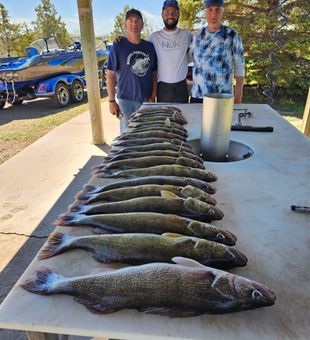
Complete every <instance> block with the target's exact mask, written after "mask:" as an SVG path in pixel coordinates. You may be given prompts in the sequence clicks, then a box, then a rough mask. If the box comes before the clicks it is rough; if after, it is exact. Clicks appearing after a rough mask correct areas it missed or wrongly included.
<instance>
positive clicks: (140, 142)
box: [112, 137, 191, 149]
mask: <svg viewBox="0 0 310 340" xmlns="http://www.w3.org/2000/svg"><path fill="white" fill-rule="evenodd" d="M154 143H171V144H175V145H182V146H185V147H186V148H188V149H190V148H191V145H190V144H188V143H186V142H184V141H182V140H180V139H175V138H174V139H169V138H156V137H150V138H140V139H139V138H138V139H129V140H117V141H115V142H112V146H128V147H129V146H134V145H146V144H154Z"/></svg>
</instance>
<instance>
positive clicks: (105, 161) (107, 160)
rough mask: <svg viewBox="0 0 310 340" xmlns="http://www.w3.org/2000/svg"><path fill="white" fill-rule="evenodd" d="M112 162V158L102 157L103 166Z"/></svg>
mask: <svg viewBox="0 0 310 340" xmlns="http://www.w3.org/2000/svg"><path fill="white" fill-rule="evenodd" d="M111 160H112V157H111V156H107V157H104V159H103V160H102V163H103V164H105V163H109V162H111Z"/></svg>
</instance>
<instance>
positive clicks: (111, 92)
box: [107, 70, 121, 117]
mask: <svg viewBox="0 0 310 340" xmlns="http://www.w3.org/2000/svg"><path fill="white" fill-rule="evenodd" d="M115 86H116V75H115V72H114V71H111V70H107V90H108V96H109V110H110V112H111V113H112V115H115V116H116V117H118V116H119V114H120V112H121V110H120V108H119V106H118V104H117V102H116V101H115Z"/></svg>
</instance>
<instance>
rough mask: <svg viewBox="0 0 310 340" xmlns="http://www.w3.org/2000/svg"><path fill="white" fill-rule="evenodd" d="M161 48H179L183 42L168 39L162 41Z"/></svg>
mask: <svg viewBox="0 0 310 340" xmlns="http://www.w3.org/2000/svg"><path fill="white" fill-rule="evenodd" d="M161 48H162V49H163V50H169V49H177V48H181V43H180V41H177V40H170V41H169V40H166V41H163V42H162V43H161Z"/></svg>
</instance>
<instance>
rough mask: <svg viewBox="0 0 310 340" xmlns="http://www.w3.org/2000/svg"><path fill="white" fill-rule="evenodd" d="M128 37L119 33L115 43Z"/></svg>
mask: <svg viewBox="0 0 310 340" xmlns="http://www.w3.org/2000/svg"><path fill="white" fill-rule="evenodd" d="M125 38H126V37H125V36H124V35H118V36H117V37H116V38H115V39H114V40H113V44H115V43H117V42H120V41H122V40H123V39H125Z"/></svg>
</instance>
